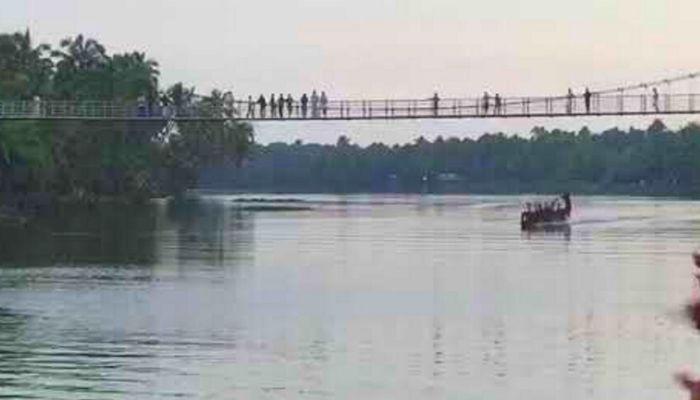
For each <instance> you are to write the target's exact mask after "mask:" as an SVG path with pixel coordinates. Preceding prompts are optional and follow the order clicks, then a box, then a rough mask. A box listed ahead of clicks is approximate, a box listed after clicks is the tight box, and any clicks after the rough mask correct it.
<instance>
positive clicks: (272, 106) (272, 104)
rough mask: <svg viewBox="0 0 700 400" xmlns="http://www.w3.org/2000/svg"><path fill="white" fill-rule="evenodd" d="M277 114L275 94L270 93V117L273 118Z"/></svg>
mask: <svg viewBox="0 0 700 400" xmlns="http://www.w3.org/2000/svg"><path fill="white" fill-rule="evenodd" d="M276 116H277V102H276V101H275V94H274V93H272V94H271V95H270V117H271V118H275V117H276Z"/></svg>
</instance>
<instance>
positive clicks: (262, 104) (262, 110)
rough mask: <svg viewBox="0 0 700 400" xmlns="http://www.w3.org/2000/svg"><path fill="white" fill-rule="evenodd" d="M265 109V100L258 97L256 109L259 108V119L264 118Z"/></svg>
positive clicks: (262, 97)
mask: <svg viewBox="0 0 700 400" xmlns="http://www.w3.org/2000/svg"><path fill="white" fill-rule="evenodd" d="M266 107H267V100H265V96H263V95H260V97H258V108H260V118H265V108H266Z"/></svg>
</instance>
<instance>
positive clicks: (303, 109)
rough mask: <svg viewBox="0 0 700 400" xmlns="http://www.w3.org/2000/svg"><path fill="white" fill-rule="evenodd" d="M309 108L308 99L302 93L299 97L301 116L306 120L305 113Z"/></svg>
mask: <svg viewBox="0 0 700 400" xmlns="http://www.w3.org/2000/svg"><path fill="white" fill-rule="evenodd" d="M308 106H309V97H308V96H307V95H306V93H304V94H303V95H301V116H302V118H306V112H307V110H308Z"/></svg>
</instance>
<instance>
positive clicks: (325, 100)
mask: <svg viewBox="0 0 700 400" xmlns="http://www.w3.org/2000/svg"><path fill="white" fill-rule="evenodd" d="M321 112H322V113H323V118H326V116H327V115H328V97H327V96H326V92H324V91H321Z"/></svg>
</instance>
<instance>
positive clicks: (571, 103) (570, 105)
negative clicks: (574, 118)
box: [566, 88, 575, 114]
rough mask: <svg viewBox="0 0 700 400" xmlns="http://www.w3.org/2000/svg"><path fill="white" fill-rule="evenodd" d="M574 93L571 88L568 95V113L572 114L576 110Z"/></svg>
mask: <svg viewBox="0 0 700 400" xmlns="http://www.w3.org/2000/svg"><path fill="white" fill-rule="evenodd" d="M574 97H575V96H574V92H573V91H572V90H571V88H569V92H568V93H567V94H566V113H567V114H571V113H572V112H573V110H574Z"/></svg>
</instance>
